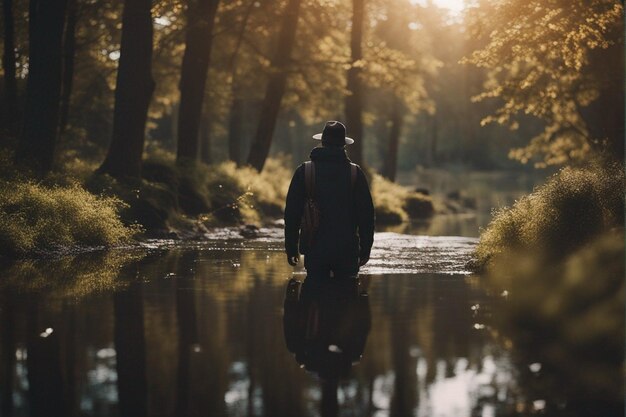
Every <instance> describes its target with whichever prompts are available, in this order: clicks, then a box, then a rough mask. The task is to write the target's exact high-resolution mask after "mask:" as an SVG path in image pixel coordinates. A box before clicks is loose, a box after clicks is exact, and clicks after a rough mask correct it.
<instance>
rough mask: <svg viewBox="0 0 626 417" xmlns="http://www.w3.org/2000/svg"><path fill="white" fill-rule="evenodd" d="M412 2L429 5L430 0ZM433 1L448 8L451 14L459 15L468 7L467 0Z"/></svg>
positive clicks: (443, 7)
mask: <svg viewBox="0 0 626 417" xmlns="http://www.w3.org/2000/svg"><path fill="white" fill-rule="evenodd" d="M409 1H410V2H411V3H412V4H417V5H421V6H426V5H428V0H409ZM432 3H433V4H434V5H435V6H437V7H441V8H442V9H448V10H449V11H450V13H451V14H453V15H458V14H460V13H461V12H462V11H463V10H465V8H466V7H467V1H466V0H432Z"/></svg>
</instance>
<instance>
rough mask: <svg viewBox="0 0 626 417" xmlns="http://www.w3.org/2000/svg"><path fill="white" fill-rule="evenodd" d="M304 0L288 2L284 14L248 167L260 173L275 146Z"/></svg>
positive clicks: (289, 0)
mask: <svg viewBox="0 0 626 417" xmlns="http://www.w3.org/2000/svg"><path fill="white" fill-rule="evenodd" d="M301 3H302V0H288V2H287V5H286V6H285V11H284V12H283V17H282V22H281V26H280V32H279V36H278V44H277V47H276V50H275V53H274V56H273V58H272V63H271V73H270V76H269V81H268V83H267V87H266V90H265V98H264V99H263V104H262V107H261V114H260V117H259V122H258V125H257V130H256V134H255V136H254V139H253V142H252V146H251V148H250V154H249V155H248V160H247V163H248V165H250V166H252V167H253V168H254V169H256V170H257V171H259V172H260V171H261V170H262V169H263V165H265V160H266V159H267V156H268V155H269V151H270V146H271V145H272V136H273V135H274V128H275V127H276V119H277V118H278V112H279V110H280V103H281V101H282V98H283V95H284V94H285V87H286V85H287V67H288V65H289V62H290V59H291V50H292V49H293V45H294V43H295V36H296V29H297V27H298V17H299V13H300V5H301Z"/></svg>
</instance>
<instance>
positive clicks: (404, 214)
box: [372, 174, 435, 225]
mask: <svg viewBox="0 0 626 417" xmlns="http://www.w3.org/2000/svg"><path fill="white" fill-rule="evenodd" d="M372 199H373V200H374V208H375V209H376V222H377V223H379V224H387V225H392V224H400V223H404V222H406V221H408V220H409V219H412V218H419V219H422V218H427V217H430V216H432V215H433V214H434V212H435V209H434V206H433V200H432V198H431V197H430V196H427V195H425V194H422V193H417V192H415V191H411V190H410V189H409V188H407V187H403V186H402V185H399V184H396V183H394V182H391V181H389V180H387V179H385V178H383V177H382V176H381V175H378V174H373V175H372Z"/></svg>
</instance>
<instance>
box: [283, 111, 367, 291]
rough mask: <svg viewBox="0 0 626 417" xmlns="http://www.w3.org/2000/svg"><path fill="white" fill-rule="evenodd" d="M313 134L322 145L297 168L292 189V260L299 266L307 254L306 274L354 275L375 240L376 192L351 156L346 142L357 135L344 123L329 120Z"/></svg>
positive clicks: (288, 236)
mask: <svg viewBox="0 0 626 417" xmlns="http://www.w3.org/2000/svg"><path fill="white" fill-rule="evenodd" d="M313 139H316V140H321V142H322V146H321V147H317V148H314V149H313V150H312V151H311V161H308V162H305V163H304V164H302V165H300V166H299V167H298V168H297V169H296V172H295V174H294V176H293V178H292V180H291V184H290V186H289V192H288V194H287V203H286V207H285V250H286V252H287V261H288V262H289V264H290V265H292V266H295V265H296V264H297V263H298V261H299V260H300V255H299V254H300V253H302V254H304V255H305V259H304V267H305V268H306V269H307V277H315V278H316V279H317V278H320V279H323V278H328V277H348V276H353V277H354V276H356V275H358V272H359V267H361V266H363V265H365V264H366V263H367V261H368V260H369V257H370V251H371V249H372V244H373V242H374V205H373V203H372V196H371V194H370V190H369V186H368V184H367V180H366V178H365V175H364V173H363V171H362V170H361V168H360V167H359V166H358V165H356V164H353V163H351V162H350V159H348V156H347V154H346V150H345V147H346V145H350V144H352V143H354V140H353V139H351V138H348V137H346V127H345V126H344V125H343V124H341V123H340V122H336V121H331V122H327V123H326V126H325V127H324V131H323V133H321V134H317V135H314V136H313ZM305 206H306V208H305ZM303 215H304V217H303Z"/></svg>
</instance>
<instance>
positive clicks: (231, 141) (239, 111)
mask: <svg viewBox="0 0 626 417" xmlns="http://www.w3.org/2000/svg"><path fill="white" fill-rule="evenodd" d="M235 94H237V93H236V92H235V91H233V101H232V104H231V107H230V118H229V120H228V157H229V158H230V160H231V161H234V162H235V163H236V164H237V165H240V164H241V139H242V137H241V135H242V132H241V130H242V129H241V127H242V126H241V125H242V123H243V104H244V103H243V100H242V99H240V98H238V97H237V96H236V95H235Z"/></svg>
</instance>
